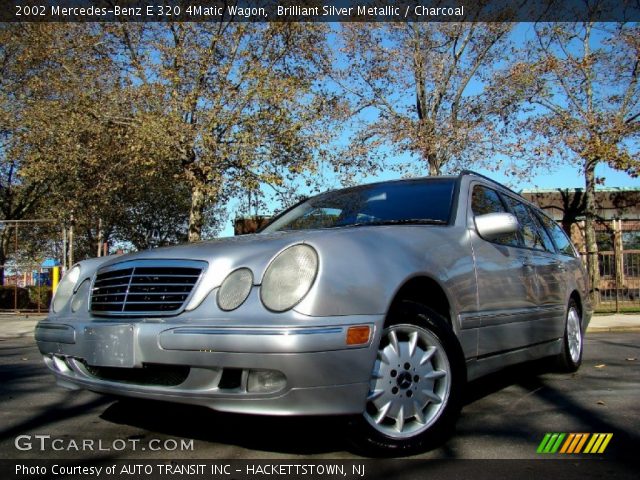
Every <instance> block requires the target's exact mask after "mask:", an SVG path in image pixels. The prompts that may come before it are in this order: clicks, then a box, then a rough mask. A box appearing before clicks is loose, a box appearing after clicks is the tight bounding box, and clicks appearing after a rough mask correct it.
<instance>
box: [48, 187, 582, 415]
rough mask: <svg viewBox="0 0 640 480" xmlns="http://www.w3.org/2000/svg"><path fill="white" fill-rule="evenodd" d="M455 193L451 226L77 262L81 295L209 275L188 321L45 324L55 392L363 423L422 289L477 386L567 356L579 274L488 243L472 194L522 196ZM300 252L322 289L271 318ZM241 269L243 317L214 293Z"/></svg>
mask: <svg viewBox="0 0 640 480" xmlns="http://www.w3.org/2000/svg"><path fill="white" fill-rule="evenodd" d="M457 182H458V184H457V188H456V194H455V195H456V196H455V201H454V202H453V207H452V208H453V211H452V216H451V222H450V224H449V225H441V226H440V225H393V226H358V227H341V228H328V229H319V230H303V231H288V232H276V233H270V234H255V235H246V236H241V237H234V238H225V239H216V240H212V241H206V242H199V243H194V244H187V245H180V246H175V247H167V248H158V249H155V250H149V251H143V252H138V253H134V254H130V255H124V256H112V257H106V258H102V259H92V260H88V261H84V262H81V263H80V268H81V274H80V280H79V281H78V285H79V284H80V283H81V282H82V280H84V279H86V278H89V279H94V277H95V274H96V271H97V270H98V269H100V270H101V271H102V270H104V269H112V268H117V266H118V265H120V264H122V263H123V262H135V264H136V265H145V264H146V263H145V262H149V264H151V263H153V264H154V265H162V262H166V261H169V262H170V263H172V264H175V263H180V262H202V265H204V268H203V274H202V276H201V277H200V279H199V281H198V283H197V284H196V286H195V288H194V290H193V291H192V292H191V294H190V296H189V298H188V300H187V301H186V302H185V305H184V308H183V309H181V310H180V312H179V313H178V314H174V315H163V314H132V315H118V316H116V317H114V316H104V315H94V314H92V313H90V311H89V300H88V299H87V301H86V303H85V307H86V308H82V309H80V310H79V311H77V312H75V313H74V312H71V310H70V306H69V304H70V303H71V302H68V304H67V306H66V307H64V308H63V309H62V311H60V312H58V313H53V312H51V313H50V315H49V317H48V318H47V319H46V320H44V321H42V322H40V323H39V324H38V327H37V329H36V340H37V342H38V346H39V348H40V351H41V352H42V353H43V354H44V356H45V362H46V363H47V365H48V366H49V367H50V368H51V370H52V371H53V373H54V375H55V376H56V378H57V379H58V382H59V383H60V384H61V385H63V386H66V387H70V388H71V387H74V388H86V389H89V390H93V391H97V392H104V393H112V394H119V395H129V396H137V397H145V398H154V399H161V400H170V401H176V402H184V403H192V404H198V405H205V406H208V407H211V408H215V409H218V410H223V411H234V412H244V413H262V414H281V415H293V414H348V413H359V412H362V411H363V410H364V408H365V405H366V396H367V391H368V384H369V379H370V375H371V371H372V366H373V363H374V361H375V357H376V354H377V346H378V343H379V339H380V335H381V332H382V329H383V326H384V322H385V318H386V315H387V313H388V311H389V309H390V307H391V304H392V303H393V301H394V299H395V298H396V295H397V294H398V292H399V291H400V290H401V288H402V287H403V285H405V284H406V283H407V282H409V281H411V280H412V279H416V278H422V277H424V278H428V279H430V280H432V281H435V282H436V283H437V284H438V285H439V286H440V288H441V289H442V291H443V292H444V293H445V295H446V297H447V301H448V304H449V307H450V311H449V319H450V322H451V328H452V329H453V331H454V332H455V334H456V335H457V337H458V339H459V342H460V345H461V347H462V350H463V353H464V356H465V358H466V361H467V370H468V378H470V379H473V378H477V377H479V376H481V375H484V374H487V373H489V372H492V371H495V370H498V369H499V368H502V367H504V366H505V365H507V364H511V363H516V362H521V361H526V360H530V359H534V358H539V357H541V356H545V355H552V354H555V353H558V352H559V351H560V348H561V342H560V339H561V337H562V335H563V333H564V322H565V320H564V319H565V315H566V309H567V305H568V302H569V297H570V295H572V293H574V292H577V293H578V295H579V298H580V301H581V304H582V310H583V329H586V325H587V324H588V322H589V319H590V316H591V307H590V304H589V302H588V295H587V288H586V286H587V283H586V276H585V272H584V268H583V266H582V264H581V262H580V260H579V259H578V258H574V257H570V256H566V255H559V254H555V253H548V252H539V251H532V250H529V249H525V248H519V247H508V246H501V245H496V244H495V243H492V242H488V241H486V240H484V239H483V238H481V237H480V236H479V235H478V233H477V231H476V226H475V223H474V217H473V213H472V212H471V208H470V192H471V189H472V188H473V186H474V185H475V184H482V185H486V186H488V187H490V188H492V189H495V190H498V191H502V192H504V193H508V194H509V195H513V193H512V192H510V191H509V190H507V189H505V188H504V187H501V186H500V185H498V184H495V183H493V182H490V181H488V180H485V179H483V178H481V177H479V176H476V175H462V176H460V177H459V179H458V180H457ZM518 200H520V201H523V202H524V203H527V202H525V201H524V200H522V199H519V198H518ZM527 204H528V203H527ZM528 205H530V204H528ZM298 243H305V244H308V245H310V246H312V247H313V248H314V249H315V250H316V252H317V253H318V257H319V271H318V273H317V276H316V280H315V282H314V283H313V286H312V287H311V289H310V291H309V292H308V293H307V295H306V296H305V297H304V299H303V300H302V301H301V302H299V303H298V304H297V305H296V306H295V307H294V308H293V309H292V310H289V311H286V312H282V313H275V312H271V311H269V310H268V309H266V308H265V307H264V306H263V304H262V302H261V301H260V295H259V289H260V284H261V282H262V278H263V276H264V273H265V270H266V268H267V267H268V265H269V263H270V262H271V261H272V260H273V259H274V258H275V257H276V256H277V255H278V254H279V253H280V252H281V251H283V250H284V249H286V248H288V247H290V246H291V245H295V244H298ZM240 267H244V268H249V269H250V270H251V271H252V273H253V279H254V280H253V282H254V285H253V287H252V288H251V291H250V293H249V296H248V298H247V299H246V300H245V302H244V303H243V304H242V305H241V306H240V307H239V308H237V309H235V310H233V311H223V310H221V309H220V308H219V307H218V305H217V302H216V295H217V292H218V290H219V287H220V285H221V284H222V282H223V280H224V279H225V277H226V276H227V275H228V274H229V273H230V272H232V271H234V270H236V269H237V268H240ZM428 293H429V292H425V294H427V295H428ZM350 326H369V328H370V331H371V332H372V333H371V335H370V338H369V341H368V342H367V343H366V344H361V345H357V346H351V345H348V344H347V343H346V341H345V339H346V334H347V330H348V328H349V327H350ZM87 364H88V365H99V366H101V367H105V368H114V369H134V370H135V369H141V368H144V367H145V366H146V365H155V366H158V365H160V366H163V365H167V366H188V367H189V368H190V371H189V373H188V376H187V377H186V379H183V381H182V382H181V383H179V384H177V385H156V384H154V385H142V384H135V383H131V382H126V381H120V380H113V379H105V378H99V377H97V376H96V375H93V374H92V373H91V371H90V369H87V367H86V365H87ZM259 370H272V371H275V372H280V373H281V374H282V375H283V376H284V378H285V379H286V381H285V384H284V386H283V387H282V388H281V389H280V390H278V391H275V392H270V393H253V392H251V391H249V388H248V386H247V385H248V377H249V375H251V374H252V373H251V372H254V371H259ZM225 371H237V372H239V373H238V375H239V380H238V383H237V384H234V385H233V386H232V388H223V387H224V383H225V382H223V381H222V380H221V379H222V378H223V376H224V375H225V373H224V372H225Z"/></svg>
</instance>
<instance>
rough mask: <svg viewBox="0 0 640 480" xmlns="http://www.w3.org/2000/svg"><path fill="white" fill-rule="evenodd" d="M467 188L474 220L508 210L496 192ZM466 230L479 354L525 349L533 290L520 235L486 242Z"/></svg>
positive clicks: (532, 271)
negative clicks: (470, 247) (470, 248)
mask: <svg viewBox="0 0 640 480" xmlns="http://www.w3.org/2000/svg"><path fill="white" fill-rule="evenodd" d="M471 188H472V192H471V205H470V209H471V213H472V215H473V216H474V217H475V216H476V215H482V214H485V213H495V212H506V211H508V209H507V207H506V204H505V201H504V200H503V199H502V197H501V196H500V195H499V194H498V192H497V191H496V190H494V189H492V188H490V187H488V186H486V185H483V184H480V183H477V184H475V185H472V186H471ZM470 230H471V239H472V245H473V252H474V262H475V268H476V281H477V289H478V312H477V317H476V318H477V320H478V324H479V335H478V355H479V356H487V355H491V354H495V353H499V352H506V351H509V350H515V349H518V348H521V347H523V346H525V345H528V344H529V342H530V332H529V330H530V327H529V319H530V317H531V312H532V310H533V309H535V307H536V288H537V286H536V278H535V267H534V265H533V263H532V259H531V254H530V251H529V250H528V249H525V248H522V240H521V238H520V237H521V235H520V234H511V235H506V236H503V237H500V238H499V239H497V240H493V241H487V240H485V239H483V238H481V237H480V236H479V235H478V233H477V231H475V225H473V228H472V229H470Z"/></svg>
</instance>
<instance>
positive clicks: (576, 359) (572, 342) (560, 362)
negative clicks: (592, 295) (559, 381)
mask: <svg viewBox="0 0 640 480" xmlns="http://www.w3.org/2000/svg"><path fill="white" fill-rule="evenodd" d="M583 347H584V333H583V331H582V315H581V314H580V309H579V308H578V304H577V303H576V302H575V300H574V299H571V300H569V305H568V306H567V313H566V315H565V322H564V336H563V338H562V351H561V352H560V353H559V354H558V356H557V357H556V365H557V367H558V369H559V370H561V371H563V372H569V373H570V372H575V371H577V370H578V369H579V368H580V365H581V364H582V350H583Z"/></svg>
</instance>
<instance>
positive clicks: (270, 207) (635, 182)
mask: <svg viewBox="0 0 640 480" xmlns="http://www.w3.org/2000/svg"><path fill="white" fill-rule="evenodd" d="M337 28H339V27H337V26H334V29H337ZM532 34H533V24H530V23H521V24H518V25H517V26H516V27H515V28H514V30H513V31H512V32H511V41H512V42H513V44H514V45H516V46H520V45H522V44H523V43H524V42H525V41H526V40H527V39H528V38H531V35H532ZM332 39H333V41H336V40H335V39H336V37H335V36H334V35H332ZM337 50H338V47H337V45H336V51H337ZM337 63H338V64H343V59H342V58H341V56H340V54H338V56H337ZM472 88H477V89H479V88H482V86H481V85H480V84H476V85H475V86H474V87H472ZM469 93H471V94H473V92H469ZM350 133H351V132H350V131H349V130H347V131H345V132H344V134H343V135H342V138H341V142H342V141H346V139H348V137H349V136H350ZM408 160H410V158H408V157H405V158H401V157H394V156H393V155H392V154H390V156H389V163H391V164H393V163H401V162H402V161H405V162H406V161H408ZM476 171H477V172H478V173H481V174H484V175H487V176H489V177H490V178H493V179H495V180H496V181H498V182H500V183H503V184H505V185H507V186H509V187H510V188H512V189H514V190H516V191H520V190H524V189H534V188H545V189H547V188H580V187H584V175H583V173H582V171H581V169H580V167H579V165H577V164H572V163H565V164H559V165H556V166H555V167H553V168H552V169H550V170H548V171H536V172H533V173H532V174H531V176H530V178H528V179H526V180H514V178H513V177H509V176H507V175H505V174H503V173H501V172H493V171H488V170H485V169H482V168H477V169H476ZM320 174H321V175H322V176H323V177H324V178H325V180H326V182H325V183H326V184H327V187H328V188H337V187H339V186H340V184H339V180H338V179H337V178H336V177H335V175H333V173H332V172H331V171H330V169H329V168H324V169H323V171H322V172H321V173H320ZM596 175H597V176H598V177H602V178H604V179H605V183H604V185H603V186H605V187H635V188H640V179H638V178H632V177H630V176H629V175H627V174H626V173H625V172H620V171H615V170H613V169H611V168H609V167H608V166H607V165H606V164H601V165H599V166H598V168H597V169H596ZM400 177H401V173H399V172H397V171H389V170H387V171H382V172H380V173H379V174H377V175H374V176H368V177H361V178H358V179H357V182H356V183H369V182H375V181H382V180H391V179H397V178H400ZM301 190H302V192H301V193H305V194H306V193H307V192H304V189H301ZM238 203H239V201H232V202H231V203H230V205H229V208H228V210H229V212H231V213H230V216H229V217H230V218H229V219H228V220H227V222H225V225H224V228H223V229H222V231H221V232H220V233H219V236H231V235H233V226H232V224H233V219H234V217H235V214H234V213H233V212H234V211H237V206H238ZM281 208H282V207H281V206H280V205H279V204H277V203H276V202H274V201H272V200H268V201H267V208H266V209H265V210H264V211H261V212H260V214H264V215H270V214H273V213H275V212H276V211H278V210H279V209H281Z"/></svg>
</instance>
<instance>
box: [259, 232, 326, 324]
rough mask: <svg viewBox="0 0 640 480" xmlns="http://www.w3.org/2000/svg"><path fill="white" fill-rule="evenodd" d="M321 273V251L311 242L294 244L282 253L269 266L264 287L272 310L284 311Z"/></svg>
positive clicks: (263, 295)
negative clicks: (319, 253)
mask: <svg viewBox="0 0 640 480" xmlns="http://www.w3.org/2000/svg"><path fill="white" fill-rule="evenodd" d="M317 273H318V254H317V253H316V251H315V250H314V249H313V248H312V247H310V246H309V245H303V244H300V245H294V246H293V247H289V248H287V249H286V250H284V251H283V252H281V253H280V254H279V255H278V256H277V257H276V258H275V259H274V260H273V261H272V262H271V264H270V265H269V267H267V271H266V272H265V274H264V278H263V280H262V287H261V288H260V298H261V299H262V303H263V304H264V306H265V307H267V308H268V309H269V310H273V311H275V312H284V311H285V310H289V309H290V308H292V307H294V306H295V305H296V304H297V303H299V302H300V301H301V300H302V299H303V298H304V296H305V295H306V294H307V293H308V292H309V289H311V286H312V285H313V282H314V280H315V278H316V274H317Z"/></svg>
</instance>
